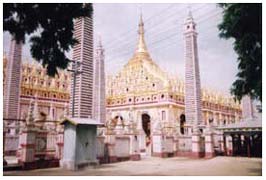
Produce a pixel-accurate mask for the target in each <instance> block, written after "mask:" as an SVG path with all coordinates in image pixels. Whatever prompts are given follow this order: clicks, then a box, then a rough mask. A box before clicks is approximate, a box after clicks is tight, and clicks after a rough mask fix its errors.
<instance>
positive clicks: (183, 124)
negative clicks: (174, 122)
mask: <svg viewBox="0 0 266 180" xmlns="http://www.w3.org/2000/svg"><path fill="white" fill-rule="evenodd" d="M185 123H186V116H185V114H181V115H180V133H181V134H185V129H184V126H185Z"/></svg>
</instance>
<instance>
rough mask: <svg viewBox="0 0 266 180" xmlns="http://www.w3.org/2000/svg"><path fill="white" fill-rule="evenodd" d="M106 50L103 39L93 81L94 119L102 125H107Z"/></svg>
mask: <svg viewBox="0 0 266 180" xmlns="http://www.w3.org/2000/svg"><path fill="white" fill-rule="evenodd" d="M104 69H105V68H104V49H103V46H102V42H101V39H99V44H98V45H97V47H96V52H95V61H94V80H93V89H94V93H93V94H94V96H93V118H94V119H96V120H97V121H98V122H100V123H105V120H106V108H105V70H104Z"/></svg>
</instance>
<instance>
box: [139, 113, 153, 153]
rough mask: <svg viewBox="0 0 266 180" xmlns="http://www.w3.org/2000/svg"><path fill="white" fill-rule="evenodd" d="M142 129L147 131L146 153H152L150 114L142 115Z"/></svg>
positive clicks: (145, 140)
mask: <svg viewBox="0 0 266 180" xmlns="http://www.w3.org/2000/svg"><path fill="white" fill-rule="evenodd" d="M141 123H142V129H143V131H144V133H145V135H144V136H145V137H143V138H144V143H145V151H146V154H147V155H148V154H151V117H150V116H149V115H148V114H146V113H145V114H142V115H141Z"/></svg>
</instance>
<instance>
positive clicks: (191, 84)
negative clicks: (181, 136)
mask: <svg viewBox="0 0 266 180" xmlns="http://www.w3.org/2000/svg"><path fill="white" fill-rule="evenodd" d="M184 36H185V113H186V120H187V124H190V125H192V126H193V133H192V148H191V150H192V154H191V155H192V156H193V157H200V156H202V155H204V152H202V150H203V148H202V147H201V145H202V144H203V143H202V142H201V133H200V131H199V125H200V124H202V118H201V115H202V110H201V86H200V72H199V60H198V47H197V32H196V23H195V22H194V20H193V17H192V14H191V12H189V15H188V17H187V19H186V22H185V24H184Z"/></svg>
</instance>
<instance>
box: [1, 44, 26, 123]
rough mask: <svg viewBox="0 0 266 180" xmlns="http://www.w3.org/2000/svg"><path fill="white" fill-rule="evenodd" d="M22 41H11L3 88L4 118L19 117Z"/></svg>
mask: <svg viewBox="0 0 266 180" xmlns="http://www.w3.org/2000/svg"><path fill="white" fill-rule="evenodd" d="M21 54H22V43H17V42H16V41H15V40H12V41H11V44H10V50H9V58H8V62H7V71H6V73H7V75H6V84H5V89H4V92H5V93H4V118H8V119H17V118H19V99H20V98H19V97H20V79H21Z"/></svg>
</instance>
